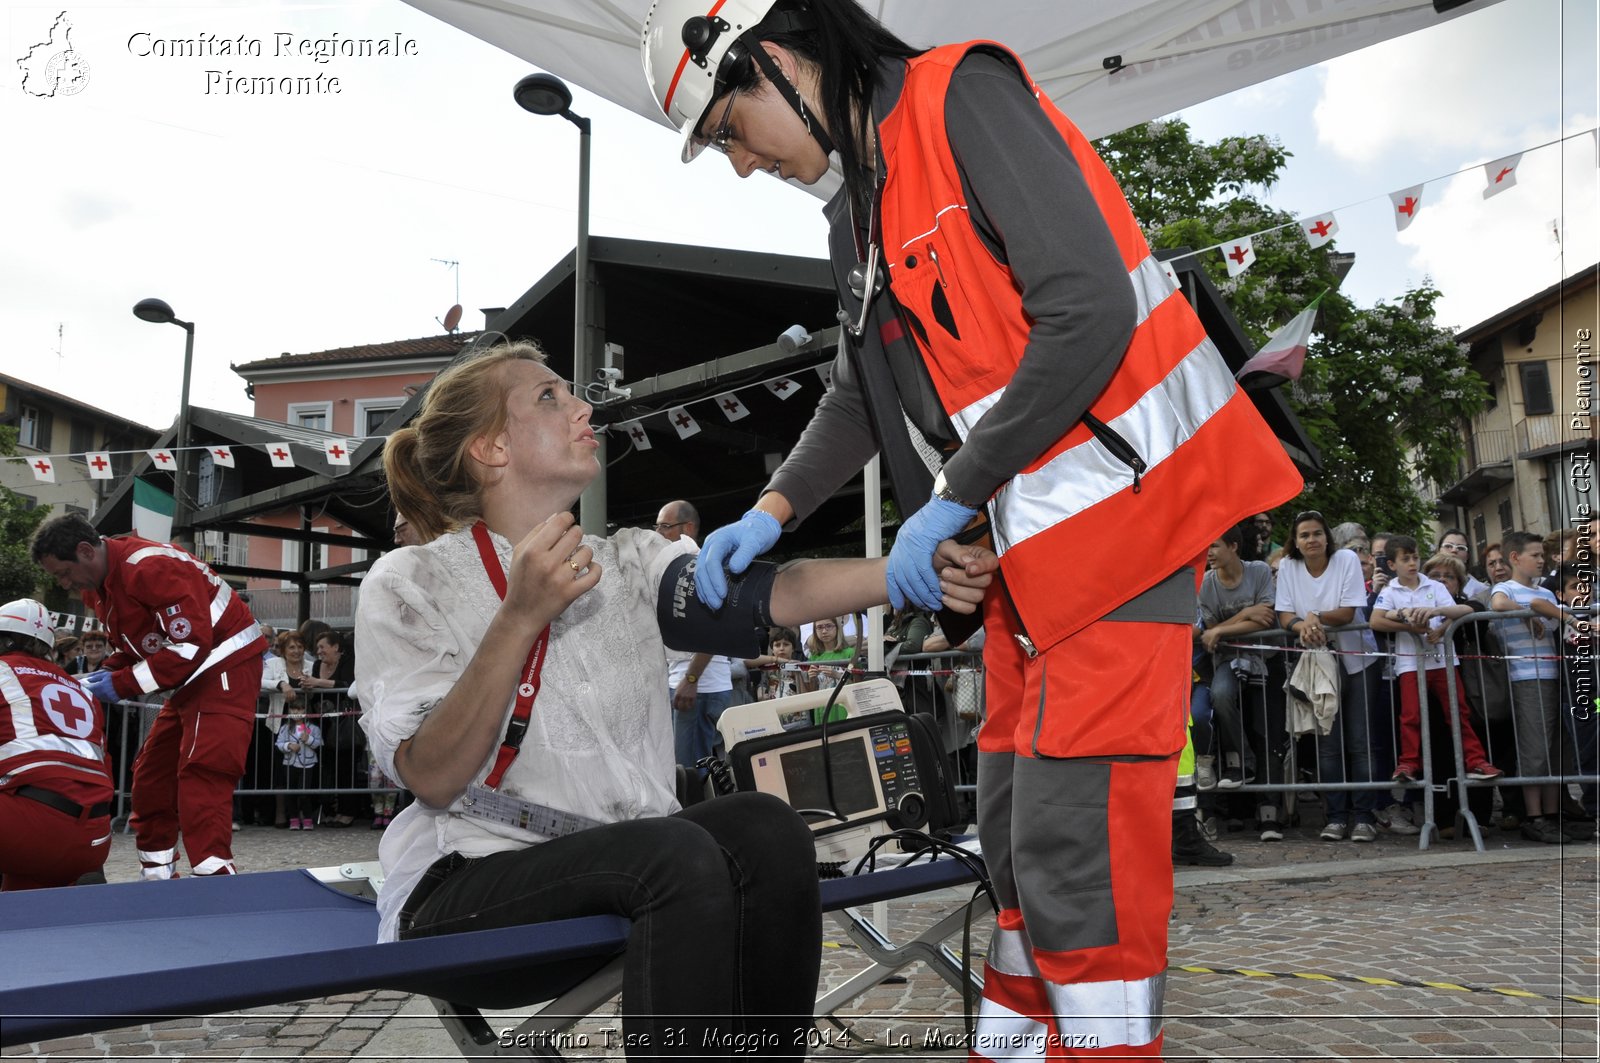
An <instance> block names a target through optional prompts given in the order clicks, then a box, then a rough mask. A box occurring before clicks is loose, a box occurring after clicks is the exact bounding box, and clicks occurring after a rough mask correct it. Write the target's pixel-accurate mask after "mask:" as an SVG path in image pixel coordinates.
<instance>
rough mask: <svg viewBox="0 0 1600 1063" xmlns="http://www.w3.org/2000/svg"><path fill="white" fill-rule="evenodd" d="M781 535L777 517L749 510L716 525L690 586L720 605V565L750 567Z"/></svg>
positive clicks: (723, 578) (724, 582)
mask: <svg viewBox="0 0 1600 1063" xmlns="http://www.w3.org/2000/svg"><path fill="white" fill-rule="evenodd" d="M782 534H783V526H782V525H780V524H779V523H778V518H776V517H774V516H773V515H772V514H771V513H767V512H765V511H763V510H759V509H752V510H751V511H750V512H748V513H746V514H745V515H744V516H742V517H740V518H739V522H738V523H737V524H730V525H728V526H727V527H725V528H718V529H717V530H716V531H714V532H712V533H711V534H710V535H708V536H706V541H705V543H704V544H703V545H702V546H701V547H700V560H699V561H698V562H697V563H696V564H695V570H694V589H695V593H696V594H697V595H699V597H700V600H701V601H702V602H704V603H705V604H706V605H707V606H708V607H710V608H712V609H720V608H722V601H723V599H724V598H726V597H727V596H728V576H727V573H726V572H724V571H723V566H724V565H726V566H727V571H728V572H731V573H733V574H734V575H735V576H737V575H739V574H740V573H742V572H744V570H745V569H747V568H749V567H750V562H752V561H754V560H755V559H756V558H758V557H760V556H761V555H762V554H764V553H766V552H767V551H768V550H771V549H772V548H773V547H774V546H775V545H777V542H778V537H779V536H780V535H782ZM930 556H931V555H930Z"/></svg>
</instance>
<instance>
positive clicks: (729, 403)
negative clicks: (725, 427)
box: [722, 399, 739, 413]
mask: <svg viewBox="0 0 1600 1063" xmlns="http://www.w3.org/2000/svg"><path fill="white" fill-rule="evenodd" d="M722 408H723V409H724V410H727V411H728V412H729V413H738V412H739V400H738V399H723V400H722Z"/></svg>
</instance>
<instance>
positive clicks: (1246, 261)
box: [1222, 236, 1256, 277]
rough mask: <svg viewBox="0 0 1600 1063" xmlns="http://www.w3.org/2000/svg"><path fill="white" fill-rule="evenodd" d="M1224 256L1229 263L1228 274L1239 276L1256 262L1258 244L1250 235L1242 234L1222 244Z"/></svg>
mask: <svg viewBox="0 0 1600 1063" xmlns="http://www.w3.org/2000/svg"><path fill="white" fill-rule="evenodd" d="M1222 257H1223V259H1224V260H1225V261H1226V262H1227V264H1228V276H1230V277H1237V276H1238V275H1239V274H1241V273H1243V272H1244V271H1245V270H1247V269H1249V268H1250V267H1251V266H1253V265H1255V264H1256V246H1255V244H1254V243H1252V242H1251V241H1250V237H1248V236H1241V237H1240V238H1239V239H1237V240H1229V241H1228V242H1226V243H1224V244H1223V245H1222Z"/></svg>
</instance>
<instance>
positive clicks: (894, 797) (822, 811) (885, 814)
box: [729, 709, 927, 862]
mask: <svg viewBox="0 0 1600 1063" xmlns="http://www.w3.org/2000/svg"><path fill="white" fill-rule="evenodd" d="M823 730H824V728H823V727H822V726H821V725H808V726H806V727H804V728H803V729H797V730H794V731H780V732H778V733H776V734H768V735H764V736H762V737H759V738H752V739H749V740H747V741H744V742H741V743H739V744H738V745H737V746H735V747H734V748H733V749H732V750H731V751H730V753H729V760H730V761H731V762H732V768H733V776H734V780H735V782H736V784H737V786H738V788H739V789H740V790H758V791H760V792H762V793H767V794H772V795H774V796H775V797H778V798H781V799H782V800H783V801H785V802H786V803H787V804H788V805H789V806H790V807H792V808H794V809H795V810H796V811H797V812H799V813H800V814H801V816H802V817H803V818H804V819H805V820H806V822H807V823H808V824H809V825H810V827H811V830H812V833H813V834H815V835H816V842H817V859H818V860H819V861H823V862H837V861H845V860H854V859H856V858H858V857H860V856H862V855H863V854H864V853H865V852H866V849H867V845H868V844H869V843H870V842H871V840H872V839H873V838H874V837H876V836H877V835H880V834H884V833H887V832H888V831H890V830H894V829H897V828H900V827H921V826H923V825H924V824H925V823H926V822H927V801H926V799H925V797H924V793H923V785H922V773H921V772H920V771H919V770H918V766H917V758H916V755H915V754H914V752H913V750H912V738H911V727H910V718H909V717H907V716H906V714H905V713H904V712H902V711H900V710H898V709H896V710H894V711H892V712H883V713H874V714H872V715H869V716H864V717H860V718H856V719H845V720H838V721H830V722H829V723H828V725H827V728H826V731H827V747H826V749H824V747H823V735H822V732H823Z"/></svg>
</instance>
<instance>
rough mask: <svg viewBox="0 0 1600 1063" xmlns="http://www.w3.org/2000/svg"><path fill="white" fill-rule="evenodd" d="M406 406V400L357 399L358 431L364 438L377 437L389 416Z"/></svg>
mask: <svg viewBox="0 0 1600 1063" xmlns="http://www.w3.org/2000/svg"><path fill="white" fill-rule="evenodd" d="M404 404H405V400H404V399H357V400H356V431H357V432H358V433H360V434H361V435H363V436H373V435H377V434H378V429H379V428H381V427H382V426H383V422H385V421H387V420H388V419H389V415H390V414H392V413H394V411H396V410H398V409H399V408H400V407H401V406H403V405H404Z"/></svg>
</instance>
